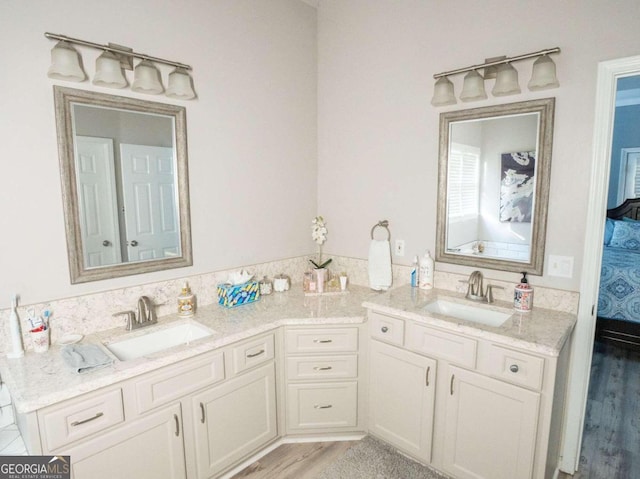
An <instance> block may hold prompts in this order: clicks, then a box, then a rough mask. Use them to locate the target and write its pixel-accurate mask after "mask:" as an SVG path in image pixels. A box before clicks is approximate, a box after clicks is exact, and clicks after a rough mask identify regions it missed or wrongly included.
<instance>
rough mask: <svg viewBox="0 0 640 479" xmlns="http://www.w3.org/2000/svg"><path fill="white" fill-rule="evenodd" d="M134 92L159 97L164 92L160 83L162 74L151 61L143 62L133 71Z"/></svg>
mask: <svg viewBox="0 0 640 479" xmlns="http://www.w3.org/2000/svg"><path fill="white" fill-rule="evenodd" d="M131 89H132V90H133V91H137V92H138V93H147V94H150V95H157V94H159V93H162V92H163V91H164V88H162V82H161V81H160V72H159V71H158V69H157V68H156V67H155V66H154V64H153V63H151V62H150V61H149V60H142V61H141V62H140V63H138V65H137V66H136V68H135V70H134V71H133V85H131Z"/></svg>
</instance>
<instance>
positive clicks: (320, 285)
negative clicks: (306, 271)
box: [314, 268, 327, 293]
mask: <svg viewBox="0 0 640 479" xmlns="http://www.w3.org/2000/svg"><path fill="white" fill-rule="evenodd" d="M314 273H315V275H316V291H317V292H318V293H324V283H325V281H326V279H327V270H326V269H325V268H317V269H315V270H314Z"/></svg>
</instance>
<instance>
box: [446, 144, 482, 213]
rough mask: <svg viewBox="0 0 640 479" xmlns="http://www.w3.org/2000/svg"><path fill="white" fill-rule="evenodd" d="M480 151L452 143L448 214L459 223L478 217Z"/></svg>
mask: <svg viewBox="0 0 640 479" xmlns="http://www.w3.org/2000/svg"><path fill="white" fill-rule="evenodd" d="M479 198H480V149H479V148H476V147H473V146H469V145H463V144H459V143H451V146H450V149H449V161H448V171H447V200H448V201H447V212H448V217H449V219H456V220H458V221H460V220H463V219H468V218H472V217H476V216H477V215H478V212H479V209H480V205H479Z"/></svg>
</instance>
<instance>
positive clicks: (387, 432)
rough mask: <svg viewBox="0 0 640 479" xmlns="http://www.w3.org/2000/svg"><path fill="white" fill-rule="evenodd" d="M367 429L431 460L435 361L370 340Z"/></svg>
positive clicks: (420, 456)
mask: <svg viewBox="0 0 640 479" xmlns="http://www.w3.org/2000/svg"><path fill="white" fill-rule="evenodd" d="M369 371H370V373H369V375H370V377H369V430H370V431H371V432H372V433H374V434H375V435H377V436H379V437H380V438H382V439H384V440H386V441H388V442H389V443H391V444H393V445H395V446H397V447H398V448H400V449H403V450H404V451H406V452H408V453H410V454H412V455H414V456H415V457H416V458H419V459H422V460H423V461H425V462H431V439H432V435H433V406H434V394H435V385H436V361H434V360H433V359H429V358H426V357H424V356H419V355H417V354H414V353H410V352H409V351H405V350H403V349H399V348H396V347H393V346H389V345H386V344H383V343H380V342H378V341H371V349H370V366H369Z"/></svg>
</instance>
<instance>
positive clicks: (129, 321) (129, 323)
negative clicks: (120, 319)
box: [112, 311, 136, 331]
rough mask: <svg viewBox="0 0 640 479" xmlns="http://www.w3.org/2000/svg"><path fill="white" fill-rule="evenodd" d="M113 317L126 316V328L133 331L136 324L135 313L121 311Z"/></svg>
mask: <svg viewBox="0 0 640 479" xmlns="http://www.w3.org/2000/svg"><path fill="white" fill-rule="evenodd" d="M112 316H113V317H116V316H126V319H125V328H126V330H127V331H131V330H132V329H133V325H134V323H135V322H136V313H135V312H134V311H119V312H117V313H113V314H112Z"/></svg>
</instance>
